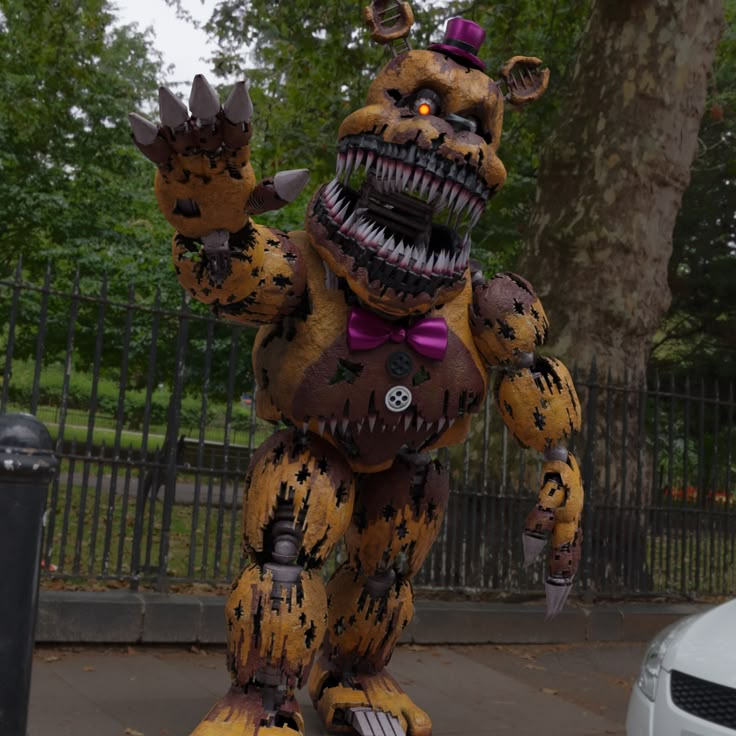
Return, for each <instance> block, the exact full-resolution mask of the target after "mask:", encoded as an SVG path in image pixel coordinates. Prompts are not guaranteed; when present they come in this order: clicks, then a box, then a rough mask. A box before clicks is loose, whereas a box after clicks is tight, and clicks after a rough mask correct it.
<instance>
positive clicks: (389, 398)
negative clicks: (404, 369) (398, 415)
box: [386, 386, 411, 411]
mask: <svg viewBox="0 0 736 736" xmlns="http://www.w3.org/2000/svg"><path fill="white" fill-rule="evenodd" d="M410 404H411V391H409V389H408V388H406V386H394V387H393V388H390V389H389V390H388V393H387V394H386V406H387V407H388V408H389V409H390V410H391V411H404V409H406V408H408V407H409V405H410Z"/></svg>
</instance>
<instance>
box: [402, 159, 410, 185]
mask: <svg viewBox="0 0 736 736" xmlns="http://www.w3.org/2000/svg"><path fill="white" fill-rule="evenodd" d="M410 178H411V166H409V164H406V163H404V164H402V165H401V191H402V192H403V191H405V190H406V186H407V183H408V181H409V179H410Z"/></svg>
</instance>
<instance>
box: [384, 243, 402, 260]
mask: <svg viewBox="0 0 736 736" xmlns="http://www.w3.org/2000/svg"><path fill="white" fill-rule="evenodd" d="M403 255H404V243H403V241H401V240H399V242H398V243H396V247H395V248H394V249H393V250H392V251H391V252H390V253H389V254H388V262H389V263H391V264H393V265H395V264H397V263H398V262H399V260H400V259H401V257H402V256H403Z"/></svg>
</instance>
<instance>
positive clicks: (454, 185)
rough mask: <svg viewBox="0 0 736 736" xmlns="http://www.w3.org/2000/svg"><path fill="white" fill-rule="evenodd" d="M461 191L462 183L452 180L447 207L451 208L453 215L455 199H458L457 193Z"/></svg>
mask: <svg viewBox="0 0 736 736" xmlns="http://www.w3.org/2000/svg"><path fill="white" fill-rule="evenodd" d="M459 193H460V185H459V184H457V183H455V182H451V183H450V195H449V197H448V198H447V209H449V210H450V215H452V213H453V210H454V209H455V200H456V199H457V195H458V194H459Z"/></svg>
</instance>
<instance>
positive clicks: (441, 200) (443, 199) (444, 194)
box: [435, 181, 451, 211]
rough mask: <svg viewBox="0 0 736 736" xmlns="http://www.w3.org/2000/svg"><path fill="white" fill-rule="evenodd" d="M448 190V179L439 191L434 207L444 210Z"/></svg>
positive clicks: (448, 195)
mask: <svg viewBox="0 0 736 736" xmlns="http://www.w3.org/2000/svg"><path fill="white" fill-rule="evenodd" d="M450 191H451V183H450V182H449V181H446V182H445V183H444V185H443V186H442V191H441V192H440V196H439V200H438V201H437V205H436V207H435V209H436V210H437V211H440V210H444V209H445V208H446V207H447V200H448V199H449V197H450Z"/></svg>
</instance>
